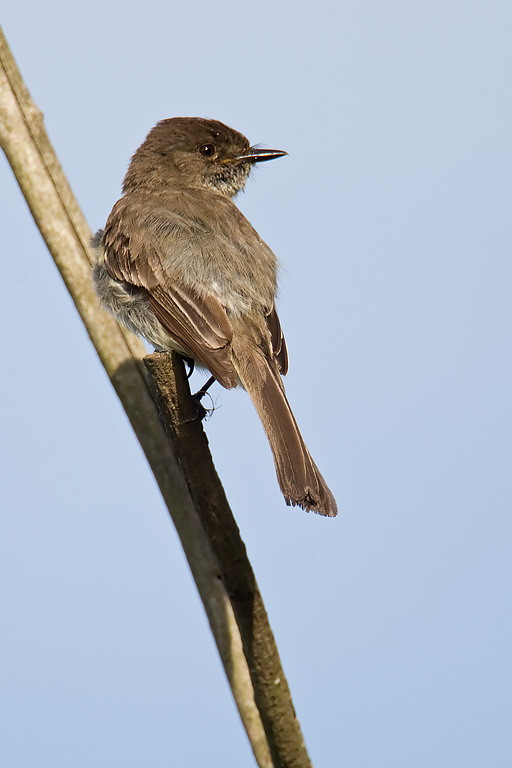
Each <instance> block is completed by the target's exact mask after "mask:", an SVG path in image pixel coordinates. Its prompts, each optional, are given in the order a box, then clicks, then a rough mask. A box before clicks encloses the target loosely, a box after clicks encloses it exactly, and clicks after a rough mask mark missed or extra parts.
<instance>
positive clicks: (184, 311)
mask: <svg viewBox="0 0 512 768" xmlns="http://www.w3.org/2000/svg"><path fill="white" fill-rule="evenodd" d="M157 213H158V223H159V225H160V223H161V228H162V233H161V234H162V237H158V236H157V234H155V232H156V230H155V225H154V224H155V223H154V221H153V222H152V221H151V216H152V215H154V211H153V210H151V209H150V208H149V209H146V208H145V205H144V203H142V204H141V205H139V206H134V205H129V204H128V202H127V201H126V198H121V200H119V201H118V202H117V203H116V205H115V206H114V208H113V209H112V213H111V214H110V216H109V219H108V221H107V224H106V226H105V231H104V234H103V239H102V244H103V248H104V252H105V257H104V258H105V266H106V268H107V271H108V273H109V274H110V275H111V277H113V278H115V279H116V280H121V281H124V282H126V283H129V284H130V285H133V286H136V287H138V288H141V289H143V290H145V291H146V293H147V297H148V300H149V303H150V305H151V307H152V309H153V311H154V313H155V315H156V316H157V318H158V320H159V321H160V323H161V324H162V326H163V327H164V329H165V330H166V331H167V333H168V334H169V336H170V337H171V338H172V339H173V340H174V341H175V342H176V343H177V344H178V345H179V346H180V347H181V348H182V349H183V350H184V351H186V352H187V354H190V356H191V357H193V358H195V359H196V360H199V362H201V363H202V364H203V365H204V366H205V367H206V368H208V370H210V371H211V373H212V374H213V376H215V378H216V379H217V380H218V381H219V382H220V383H221V384H222V385H223V386H224V387H227V388H228V389H229V388H231V387H235V386H237V384H238V376H237V374H236V371H235V369H234V367H233V364H232V362H231V350H230V346H229V344H230V341H231V338H232V335H233V329H232V326H231V322H230V320H229V317H228V315H227V313H226V310H225V309H224V307H223V306H222V304H221V303H220V301H219V300H218V299H217V298H216V297H215V296H213V295H211V294H209V295H207V296H199V295H198V294H196V293H194V292H193V291H192V290H191V289H190V288H188V287H187V286H186V285H183V284H182V283H178V282H172V281H171V280H170V279H169V275H168V274H167V271H166V270H165V269H164V266H163V260H164V258H165V257H167V256H168V253H169V249H172V248H173V247H179V240H180V239H182V238H183V237H184V236H185V237H186V234H187V233H186V232H184V231H183V230H184V227H185V225H186V226H188V228H190V227H191V226H192V227H193V225H194V224H193V222H190V221H189V222H183V221H180V217H179V216H177V217H173V216H172V213H171V212H169V211H168V210H167V211H166V210H159V211H158V212H157ZM176 219H177V220H176ZM164 237H165V247H164V246H163V245H162V244H163V242H164Z"/></svg>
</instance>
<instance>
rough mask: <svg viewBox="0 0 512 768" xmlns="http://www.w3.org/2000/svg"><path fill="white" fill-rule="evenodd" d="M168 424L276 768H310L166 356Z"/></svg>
mask: <svg viewBox="0 0 512 768" xmlns="http://www.w3.org/2000/svg"><path fill="white" fill-rule="evenodd" d="M144 362H145V364H146V368H147V369H148V371H149V372H150V383H151V386H152V389H153V392H154V396H155V401H156V403H157V406H158V409H159V411H160V415H161V418H162V422H163V425H164V427H165V430H166V432H167V434H168V435H169V437H170V438H171V440H172V443H173V445H174V450H175V451H176V456H177V458H178V462H179V464H180V467H181V470H182V472H183V476H184V478H185V482H186V483H187V485H188V488H189V490H190V495H191V497H192V499H193V501H194V505H195V508H196V509H197V511H198V514H199V517H200V518H201V523H202V525H203V528H204V529H205V530H206V531H207V535H208V538H209V541H210V544H211V546H212V549H213V552H214V555H215V557H216V558H217V561H218V563H219V566H220V575H221V577H222V580H223V582H224V584H225V585H226V588H227V591H228V594H229V597H230V599H231V602H232V605H233V610H234V612H235V616H236V620H237V622H238V626H239V627H240V631H241V636H242V643H243V647H244V653H245V657H246V659H247V661H248V664H249V671H250V674H251V679H252V684H253V686H254V696H255V700H256V704H257V705H258V709H259V711H260V715H261V718H262V721H263V726H264V728H265V732H266V734H267V738H268V739H269V745H270V751H271V754H272V757H273V760H274V764H275V765H276V766H290V767H291V766H294V768H295V767H296V768H299V766H301V768H302V767H303V766H304V768H305V766H309V765H310V762H309V758H308V755H307V752H306V747H305V745H304V741H303V739H302V734H301V732H300V726H299V722H298V720H297V718H296V716H295V711H294V708H293V704H292V699H291V695H290V690H289V688H288V683H287V682H286V678H285V676H284V672H283V669H282V667H281V661H280V659H279V653H278V651H277V647H276V644H275V640H274V636H273V634H272V630H271V629H270V625H269V623H268V618H267V613H266V611H265V606H264V605H263V600H262V598H261V594H260V592H259V589H258V585H257V584H256V579H255V577H254V573H253V570H252V567H251V564H250V562H249V559H248V557H247V552H246V549H245V545H244V543H243V541H242V539H241V537H240V531H239V530H238V526H237V524H236V522H235V519H234V517H233V514H232V512H231V509H230V507H229V504H228V500H227V498H226V495H225V493H224V488H223V487H222V484H221V482H220V480H219V477H218V475H217V472H216V471H215V467H214V465H213V461H212V457H211V454H210V450H209V448H208V440H207V439H206V435H205V434H204V431H203V428H202V425H201V421H200V418H199V417H198V407H197V403H196V401H195V400H194V398H193V397H191V395H190V390H189V386H188V381H187V378H186V376H185V372H184V367H183V362H182V360H181V358H180V357H179V356H178V355H176V354H172V355H168V354H167V353H164V352H160V353H154V354H153V355H150V356H148V357H146V358H145V360H144Z"/></svg>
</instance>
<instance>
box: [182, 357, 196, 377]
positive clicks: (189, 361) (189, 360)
mask: <svg viewBox="0 0 512 768" xmlns="http://www.w3.org/2000/svg"><path fill="white" fill-rule="evenodd" d="M183 360H184V362H185V363H186V364H187V365H188V373H187V379H190V377H191V376H192V374H193V373H194V368H195V367H196V363H195V360H194V358H193V357H183Z"/></svg>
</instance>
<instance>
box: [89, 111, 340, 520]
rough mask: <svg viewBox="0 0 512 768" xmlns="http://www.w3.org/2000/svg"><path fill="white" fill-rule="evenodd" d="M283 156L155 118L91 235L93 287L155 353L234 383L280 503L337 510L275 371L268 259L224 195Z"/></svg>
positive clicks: (282, 368)
mask: <svg viewBox="0 0 512 768" xmlns="http://www.w3.org/2000/svg"><path fill="white" fill-rule="evenodd" d="M285 154H286V152H282V151H280V150H274V149H259V148H256V147H251V146H250V144H249V141H248V140H247V139H246V138H245V136H242V134H241V133H238V132H237V131H234V130H232V129H231V128H228V127H227V126H226V125H223V123H219V122H217V121H216V120H204V119H202V118H197V117H175V118H172V119H170V120H162V121H161V122H160V123H158V124H157V125H156V126H155V127H154V128H153V130H152V131H150V133H149V134H148V136H147V138H146V140H145V141H144V143H143V144H142V145H141V146H140V147H139V148H138V150H137V151H136V152H135V154H134V156H133V158H132V160H131V163H130V166H129V168H128V172H127V174H126V176H125V179H124V184H123V196H122V197H121V199H120V200H118V201H117V203H116V204H115V205H114V207H113V209H112V212H111V214H110V216H109V217H108V220H107V223H106V225H105V230H104V231H103V232H101V231H100V232H99V233H98V236H97V240H96V243H95V244H96V246H97V251H98V262H97V264H96V266H95V268H94V283H95V287H96V290H97V292H98V295H99V297H100V300H101V303H102V304H103V306H104V307H106V308H107V309H108V310H109V311H110V312H112V313H113V314H114V315H115V317H116V318H117V319H118V320H119V321H120V322H121V323H123V324H124V325H125V326H126V327H127V328H129V329H130V330H132V331H134V332H135V333H140V334H141V335H142V336H144V337H145V338H146V339H147V340H148V341H149V342H150V343H151V344H153V346H155V347H156V348H157V349H162V350H175V351H177V352H179V353H180V354H182V355H184V356H186V357H189V358H192V359H194V360H195V361H197V362H198V363H199V364H200V365H202V366H204V367H205V368H207V369H208V370H209V371H210V372H211V373H212V375H213V376H214V377H215V379H217V381H218V382H219V383H220V384H222V386H223V387H226V388H227V389H230V388H232V387H236V386H238V385H239V384H241V385H242V386H243V387H244V389H246V390H247V392H248V393H249V396H250V398H251V400H252V402H253V403H254V406H255V408H256V411H257V412H258V415H259V417H260V419H261V422H262V424H263V428H264V430H265V433H266V435H267V438H268V441H269V443H270V447H271V449H272V453H273V455H274V462H275V466H276V472H277V479H278V481H279V485H280V487H281V491H282V492H283V495H284V498H285V500H286V503H287V504H291V505H294V506H295V505H298V506H300V507H303V509H305V510H307V511H310V510H313V511H314V512H318V514H320V515H326V516H328V517H334V516H335V515H336V514H337V507H336V502H335V500H334V497H333V495H332V493H331V491H330V490H329V488H328V487H327V484H326V482H325V480H324V479H323V477H322V475H321V474H320V472H319V470H318V468H317V466H316V464H315V462H314V461H313V459H312V458H311V456H310V454H309V451H308V449H307V448H306V445H305V443H304V440H303V439H302V436H301V434H300V431H299V428H298V426H297V422H296V421H295V418H294V416H293V413H292V410H291V408H290V406H289V404H288V400H287V399H286V395H285V391H284V386H283V382H282V379H281V376H282V375H283V376H284V375H285V374H286V372H287V370H288V355H287V351H286V344H285V341H284V336H283V333H282V330H281V325H280V323H279V318H278V316H277V312H276V308H275V295H276V289H277V260H276V257H275V256H274V254H273V253H272V251H271V250H270V248H269V247H268V246H267V245H266V244H265V243H264V242H263V240H262V239H261V238H260V236H259V235H258V233H257V232H256V231H255V230H254V229H253V228H252V226H251V225H250V224H249V222H248V221H247V219H246V218H244V216H243V215H242V214H241V213H240V211H239V210H238V208H237V207H236V205H235V204H234V202H233V200H232V198H233V197H234V196H235V195H236V194H237V192H240V190H242V189H243V188H244V186H245V183H246V181H247V178H248V176H249V173H250V172H251V169H252V166H253V165H254V163H257V162H261V161H264V160H272V159H274V158H276V157H281V156H282V155H285Z"/></svg>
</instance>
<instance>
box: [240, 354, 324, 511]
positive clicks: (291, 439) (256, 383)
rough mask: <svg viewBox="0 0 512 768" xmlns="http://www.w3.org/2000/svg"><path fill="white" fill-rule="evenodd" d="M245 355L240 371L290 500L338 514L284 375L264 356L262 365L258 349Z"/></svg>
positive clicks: (277, 472)
mask: <svg viewBox="0 0 512 768" xmlns="http://www.w3.org/2000/svg"><path fill="white" fill-rule="evenodd" d="M243 357H244V358H245V360H244V362H245V365H244V364H240V362H241V361H240V358H238V360H237V363H238V365H237V368H238V374H239V376H240V380H241V382H242V384H243V386H244V388H245V389H246V390H247V392H248V394H249V396H250V398H251V400H252V402H253V404H254V407H255V408H256V411H257V413H258V416H259V417H260V420H261V423H262V424H263V428H264V430H265V433H266V435H267V439H268V441H269V443H270V447H271V449H272V454H273V456H274V464H275V467H276V474H277V479H278V482H279V486H280V488H281V491H282V493H283V496H284V498H285V501H286V503H287V504H288V505H291V506H299V507H302V508H303V509H305V510H306V511H307V512H310V511H313V512H316V513H318V514H319V515H324V516H326V517H335V516H336V515H337V513H338V508H337V505H336V501H335V499H334V496H333V495H332V493H331V491H330V490H329V487H328V485H327V483H326V482H325V480H324V478H323V477H322V475H321V473H320V471H319V469H318V467H317V466H316V464H315V462H314V461H313V459H312V458H311V454H310V453H309V451H308V449H307V447H306V444H305V442H304V440H303V438H302V435H301V433H300V430H299V427H298V425H297V422H296V421H295V417H294V415H293V412H292V409H291V408H290V404H289V403H288V400H287V398H286V394H285V391H284V385H283V382H282V380H281V376H280V375H279V373H278V371H277V370H275V371H274V370H273V367H271V365H269V363H268V361H267V360H264V359H263V356H261V357H260V360H259V363H260V364H259V365H258V362H257V357H256V356H255V355H254V351H253V354H251V355H247V356H243ZM255 358H256V359H255ZM255 363H256V366H255Z"/></svg>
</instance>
